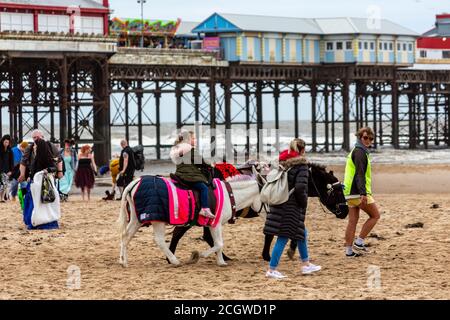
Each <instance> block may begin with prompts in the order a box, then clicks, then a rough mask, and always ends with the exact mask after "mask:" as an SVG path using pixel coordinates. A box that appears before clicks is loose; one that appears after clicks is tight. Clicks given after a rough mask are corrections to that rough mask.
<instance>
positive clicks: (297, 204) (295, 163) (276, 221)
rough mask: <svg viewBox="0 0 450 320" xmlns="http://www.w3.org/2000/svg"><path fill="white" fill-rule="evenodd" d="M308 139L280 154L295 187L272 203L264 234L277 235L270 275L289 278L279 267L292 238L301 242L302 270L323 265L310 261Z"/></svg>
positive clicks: (304, 271) (289, 180) (289, 182)
mask: <svg viewBox="0 0 450 320" xmlns="http://www.w3.org/2000/svg"><path fill="white" fill-rule="evenodd" d="M305 145H306V144H305V141H303V140H302V139H294V140H293V141H292V142H291V144H290V148H289V150H287V151H285V152H283V153H282V154H281V155H280V158H281V161H280V165H282V166H283V168H284V169H285V170H289V171H288V173H287V174H288V185H289V190H293V192H292V194H290V196H289V200H288V201H287V202H285V203H283V204H280V205H277V206H270V210H269V213H268V214H267V218H266V223H265V226H264V234H266V235H273V236H277V242H276V243H275V246H274V248H273V251H272V257H271V259H270V263H269V270H268V271H267V272H266V277H268V278H273V279H283V278H287V277H286V276H285V275H283V274H282V273H280V272H279V271H277V267H278V264H279V262H280V258H281V255H282V253H283V250H284V248H285V247H286V244H287V242H288V240H289V239H292V240H294V241H297V242H298V247H299V252H300V257H301V260H302V262H303V263H304V265H303V266H302V273H303V274H308V273H313V272H317V271H319V270H321V267H320V266H316V265H313V264H312V263H310V262H309V256H308V249H307V241H306V236H307V235H306V229H305V217H306V208H307V207H308V175H309V171H308V162H307V160H306V158H305Z"/></svg>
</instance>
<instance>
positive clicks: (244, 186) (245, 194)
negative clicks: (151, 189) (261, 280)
mask: <svg viewBox="0 0 450 320" xmlns="http://www.w3.org/2000/svg"><path fill="white" fill-rule="evenodd" d="M140 179H142V178H139V179H137V180H134V181H133V182H132V183H131V184H130V185H129V186H128V187H127V188H125V190H124V192H123V194H122V203H121V208H120V215H119V221H118V222H119V226H120V259H119V263H120V264H122V266H124V267H127V266H128V253H127V246H128V244H129V243H130V241H131V239H132V238H133V236H134V235H135V234H136V232H137V231H138V229H139V228H140V227H142V224H141V223H140V222H139V220H138V219H137V216H136V212H135V207H134V200H133V199H134V194H135V193H136V191H137V188H134V187H135V186H136V185H137V184H138V183H139V181H140ZM228 182H229V183H230V186H231V189H232V192H233V194H234V197H235V202H236V211H239V210H242V209H244V208H248V207H252V209H253V210H255V211H257V210H259V209H260V208H261V200H260V196H259V191H260V190H259V186H258V182H257V181H256V179H255V178H254V177H251V176H237V177H236V178H235V179H231V180H228ZM221 183H222V189H223V191H224V198H225V199H224V205H223V211H222V215H221V216H220V221H219V223H218V224H217V226H216V227H215V228H213V227H209V229H210V230H211V235H212V237H213V239H214V246H213V247H212V248H210V249H208V250H206V251H204V252H202V253H200V254H199V253H198V252H196V251H194V252H193V253H192V256H191V260H190V261H189V262H190V263H195V262H197V261H198V259H199V258H200V257H201V258H206V257H208V256H209V255H211V254H213V253H216V256H217V264H218V265H219V266H226V265H227V264H226V262H225V261H224V259H223V255H222V249H223V236H222V231H223V226H224V225H225V224H226V223H227V222H228V221H229V220H230V219H231V217H232V208H231V201H230V197H229V194H228V192H227V189H226V188H225V185H224V184H223V182H221ZM127 203H129V205H130V206H129V207H130V221H128V214H127V209H126V207H127ZM152 226H153V233H154V239H155V242H156V244H157V245H158V247H159V248H160V249H161V250H162V251H163V252H164V254H165V255H166V257H167V258H168V259H169V261H170V263H171V264H173V265H180V261H179V260H178V259H177V257H176V256H175V255H174V254H173V253H172V252H171V251H170V250H169V247H168V245H167V244H166V240H165V235H166V223H165V222H153V223H152Z"/></svg>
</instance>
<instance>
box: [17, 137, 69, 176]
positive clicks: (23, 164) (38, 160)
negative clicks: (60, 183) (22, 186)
mask: <svg viewBox="0 0 450 320" xmlns="http://www.w3.org/2000/svg"><path fill="white" fill-rule="evenodd" d="M31 138H32V139H33V141H34V143H31V144H30V145H29V146H28V147H27V148H26V149H25V152H24V154H23V157H22V160H21V161H20V176H19V179H17V180H18V181H19V183H20V182H23V181H25V180H26V179H28V178H30V179H31V180H33V177H34V175H35V174H36V173H37V172H39V171H41V170H44V169H48V168H49V167H56V172H57V175H56V176H57V177H58V179H61V178H62V177H63V176H64V174H63V164H62V160H61V157H60V154H59V148H58V147H57V146H55V145H54V144H53V143H51V142H49V141H46V140H44V135H43V134H42V131H40V130H38V129H36V130H34V131H33V132H32V133H31ZM44 143H45V145H44ZM38 146H39V147H38ZM46 165H48V167H46Z"/></svg>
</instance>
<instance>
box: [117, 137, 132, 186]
mask: <svg viewBox="0 0 450 320" xmlns="http://www.w3.org/2000/svg"><path fill="white" fill-rule="evenodd" d="M120 146H121V147H122V152H121V153H120V158H119V178H118V179H117V186H118V187H119V189H120V193H121V194H122V192H123V190H124V189H125V188H126V187H127V186H128V185H129V184H130V183H131V182H132V181H133V179H134V172H135V171H136V166H135V160H134V153H133V150H132V149H131V148H130V146H129V145H128V141H127V140H122V141H121V142H120Z"/></svg>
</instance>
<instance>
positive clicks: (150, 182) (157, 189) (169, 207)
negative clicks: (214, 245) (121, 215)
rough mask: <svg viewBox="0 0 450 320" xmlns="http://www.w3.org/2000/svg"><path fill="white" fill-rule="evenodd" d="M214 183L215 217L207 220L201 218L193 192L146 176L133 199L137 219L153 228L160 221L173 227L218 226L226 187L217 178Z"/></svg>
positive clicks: (168, 181)
mask: <svg viewBox="0 0 450 320" xmlns="http://www.w3.org/2000/svg"><path fill="white" fill-rule="evenodd" d="M213 183H214V186H215V189H214V192H213V194H214V196H215V198H216V205H215V211H214V214H215V215H216V218H215V219H208V218H205V217H203V216H199V215H198V208H197V207H198V206H197V202H198V201H197V200H196V198H198V196H197V195H195V194H194V192H193V191H192V190H184V189H180V188H177V187H176V186H175V184H174V182H173V181H172V180H171V179H167V178H162V177H155V176H144V177H142V178H141V180H140V181H139V183H138V184H137V186H136V192H135V193H134V196H133V200H134V207H135V210H136V215H137V218H138V220H139V222H141V223H142V224H144V225H150V224H151V223H152V222H153V221H161V222H166V223H168V224H171V225H186V224H191V223H192V224H197V225H199V226H213V227H215V226H216V225H217V224H218V223H219V221H220V217H221V215H222V209H223V205H224V187H223V185H222V182H221V181H220V180H218V179H214V181H213ZM212 209H213V208H212Z"/></svg>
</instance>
